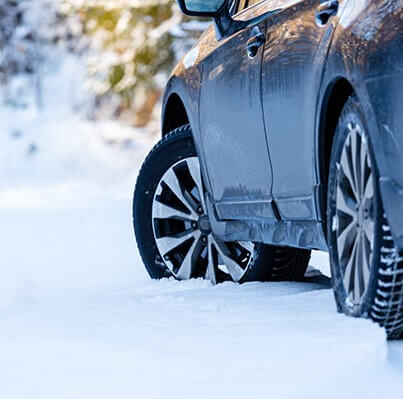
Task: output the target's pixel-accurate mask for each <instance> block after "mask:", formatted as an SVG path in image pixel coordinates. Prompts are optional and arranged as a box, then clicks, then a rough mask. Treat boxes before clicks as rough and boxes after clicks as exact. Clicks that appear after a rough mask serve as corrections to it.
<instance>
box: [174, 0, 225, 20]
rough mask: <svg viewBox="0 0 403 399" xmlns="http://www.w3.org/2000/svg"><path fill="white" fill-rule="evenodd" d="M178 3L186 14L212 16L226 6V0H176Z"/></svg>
mask: <svg viewBox="0 0 403 399" xmlns="http://www.w3.org/2000/svg"><path fill="white" fill-rule="evenodd" d="M178 3H179V7H180V8H181V10H182V12H183V13H184V14H186V15H192V16H197V17H213V18H214V17H216V16H217V15H218V14H220V12H221V11H223V9H224V8H227V3H228V0H178Z"/></svg>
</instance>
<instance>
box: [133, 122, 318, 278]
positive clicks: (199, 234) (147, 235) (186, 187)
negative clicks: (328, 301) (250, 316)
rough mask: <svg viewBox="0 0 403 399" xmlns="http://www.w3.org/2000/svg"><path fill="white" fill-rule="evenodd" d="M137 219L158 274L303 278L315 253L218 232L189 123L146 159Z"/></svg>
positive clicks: (147, 259) (141, 244)
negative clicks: (213, 226)
mask: <svg viewBox="0 0 403 399" xmlns="http://www.w3.org/2000/svg"><path fill="white" fill-rule="evenodd" d="M201 191H202V192H203V193H202V194H201V195H200V192H201ZM133 223H134V231H135V236H136V241H137V245H138V248H139V252H140V255H141V257H142V259H143V262H144V265H145V267H146V269H147V271H148V273H149V275H150V276H151V277H152V278H155V279H160V278H164V277H175V278H177V279H189V278H197V277H202V278H207V279H209V280H211V281H212V282H213V283H219V282H222V281H231V280H232V281H234V282H238V283H243V282H247V281H267V280H302V279H303V277H304V274H305V271H306V268H307V266H308V262H309V258H310V251H308V250H303V249H295V248H285V247H277V246H271V245H266V244H261V243H245V242H223V241H220V240H218V239H217V237H215V236H214V234H213V233H212V232H211V229H210V225H209V221H208V215H207V208H206V207H205V204H204V185H203V182H202V178H201V174H200V166H199V163H198V158H197V153H196V149H195V146H194V143H193V138H192V132H191V129H190V126H189V125H184V126H181V127H179V128H177V129H175V130H173V131H172V132H170V133H169V134H167V135H166V136H164V137H163V138H162V139H161V140H160V142H159V143H157V144H156V145H155V147H154V148H153V149H152V150H151V152H150V153H149V155H148V156H147V158H146V159H145V161H144V163H143V165H142V167H141V170H140V172H139V176H138V178H137V183H136V188H135V192H134V200H133Z"/></svg>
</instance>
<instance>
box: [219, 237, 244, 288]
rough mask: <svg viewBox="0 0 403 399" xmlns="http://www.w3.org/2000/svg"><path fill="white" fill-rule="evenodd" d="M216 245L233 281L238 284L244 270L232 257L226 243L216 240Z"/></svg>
mask: <svg viewBox="0 0 403 399" xmlns="http://www.w3.org/2000/svg"><path fill="white" fill-rule="evenodd" d="M214 243H215V247H216V249H217V252H218V254H219V255H220V257H221V260H222V261H223V262H224V265H225V267H226V268H227V270H228V272H229V274H230V275H231V277H232V279H233V280H234V281H236V282H238V281H239V280H240V279H241V277H242V275H243V273H244V270H243V269H242V268H241V266H239V264H238V263H237V262H236V261H235V260H234V259H232V258H231V257H230V253H229V251H228V248H227V247H226V245H225V243H224V242H222V241H219V240H214Z"/></svg>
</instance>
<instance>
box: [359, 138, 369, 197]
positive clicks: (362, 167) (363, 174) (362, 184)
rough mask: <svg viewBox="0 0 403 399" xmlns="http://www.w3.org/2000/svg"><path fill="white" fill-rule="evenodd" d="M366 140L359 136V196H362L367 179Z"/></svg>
mask: <svg viewBox="0 0 403 399" xmlns="http://www.w3.org/2000/svg"><path fill="white" fill-rule="evenodd" d="M366 147H367V146H366V139H365V138H364V136H361V155H360V160H361V163H360V170H361V180H360V190H361V194H362V195H363V196H364V194H365V188H366V180H367V178H368V166H367V158H368V156H367V148H366Z"/></svg>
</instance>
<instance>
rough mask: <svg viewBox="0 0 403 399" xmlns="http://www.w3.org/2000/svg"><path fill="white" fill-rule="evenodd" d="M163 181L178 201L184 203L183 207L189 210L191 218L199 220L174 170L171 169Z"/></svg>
mask: <svg viewBox="0 0 403 399" xmlns="http://www.w3.org/2000/svg"><path fill="white" fill-rule="evenodd" d="M163 181H164V182H165V184H166V185H167V186H168V187H169V188H170V190H171V191H172V192H173V193H174V194H175V195H176V196H177V197H178V199H179V200H180V201H181V202H182V203H183V205H184V206H185V207H186V208H187V209H188V210H189V213H190V214H191V216H192V217H194V218H197V217H198V215H197V213H196V212H195V210H194V208H193V204H191V203H190V202H189V199H188V198H186V195H184V192H183V191H182V187H181V184H180V182H179V180H178V177H177V176H176V174H175V172H174V171H173V169H172V168H171V169H169V170H168V171H167V172H166V173H165V174H164V177H163Z"/></svg>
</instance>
